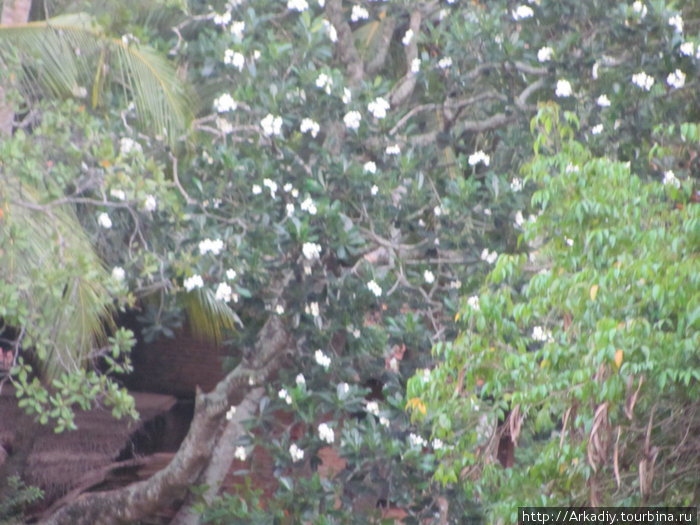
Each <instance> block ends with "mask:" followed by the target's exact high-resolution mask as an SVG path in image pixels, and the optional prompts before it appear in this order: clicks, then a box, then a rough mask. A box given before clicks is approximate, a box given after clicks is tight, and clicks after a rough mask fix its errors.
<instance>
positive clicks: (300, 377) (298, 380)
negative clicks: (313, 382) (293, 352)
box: [295, 374, 306, 386]
mask: <svg viewBox="0 0 700 525" xmlns="http://www.w3.org/2000/svg"><path fill="white" fill-rule="evenodd" d="M295 381H296V384H297V386H305V385H306V378H305V377H304V374H297V377H296V379H295Z"/></svg>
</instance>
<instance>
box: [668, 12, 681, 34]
mask: <svg viewBox="0 0 700 525" xmlns="http://www.w3.org/2000/svg"><path fill="white" fill-rule="evenodd" d="M668 25H670V26H673V27H674V29H675V30H676V33H682V32H683V18H682V17H681V15H674V16H672V17H671V18H669V19H668Z"/></svg>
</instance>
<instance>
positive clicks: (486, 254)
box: [481, 248, 498, 264]
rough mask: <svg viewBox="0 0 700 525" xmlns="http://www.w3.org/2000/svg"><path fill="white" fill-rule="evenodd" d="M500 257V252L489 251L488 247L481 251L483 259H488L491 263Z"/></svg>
mask: <svg viewBox="0 0 700 525" xmlns="http://www.w3.org/2000/svg"><path fill="white" fill-rule="evenodd" d="M496 259H498V254H497V253H496V252H495V251H492V252H489V250H488V248H484V249H483V250H482V251H481V260H482V261H486V262H487V263H489V264H493V263H495V262H496Z"/></svg>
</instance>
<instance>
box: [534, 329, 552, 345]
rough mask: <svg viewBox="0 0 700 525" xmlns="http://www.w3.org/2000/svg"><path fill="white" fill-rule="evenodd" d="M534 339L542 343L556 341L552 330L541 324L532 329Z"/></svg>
mask: <svg viewBox="0 0 700 525" xmlns="http://www.w3.org/2000/svg"><path fill="white" fill-rule="evenodd" d="M532 339H534V340H535V341H540V342H542V343H551V342H552V341H554V338H552V332H551V331H550V330H547V329H546V328H542V327H541V326H535V327H534V328H533V329H532Z"/></svg>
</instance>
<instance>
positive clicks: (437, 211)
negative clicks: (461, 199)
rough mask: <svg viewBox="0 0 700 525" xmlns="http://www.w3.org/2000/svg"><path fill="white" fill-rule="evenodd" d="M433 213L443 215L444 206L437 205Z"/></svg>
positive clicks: (437, 215)
mask: <svg viewBox="0 0 700 525" xmlns="http://www.w3.org/2000/svg"><path fill="white" fill-rule="evenodd" d="M433 215H435V216H436V217H439V216H440V215H442V206H440V205H437V206H435V207H434V208H433Z"/></svg>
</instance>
